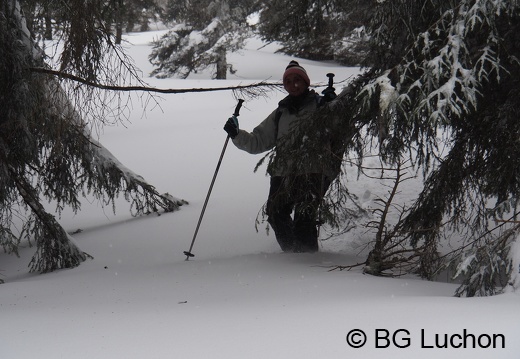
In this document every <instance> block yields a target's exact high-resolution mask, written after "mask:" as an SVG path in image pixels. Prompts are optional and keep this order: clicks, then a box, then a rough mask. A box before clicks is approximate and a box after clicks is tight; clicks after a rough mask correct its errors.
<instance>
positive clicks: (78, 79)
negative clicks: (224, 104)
mask: <svg viewBox="0 0 520 359" xmlns="http://www.w3.org/2000/svg"><path fill="white" fill-rule="evenodd" d="M29 70H30V71H31V72H35V73H41V74H47V75H52V76H56V77H59V78H62V79H67V80H71V81H75V82H79V83H82V84H84V85H87V86H91V87H95V88H98V89H102V90H111V91H124V92H128V91H144V92H157V93H165V94H179V93H189V92H212V91H230V90H231V91H237V90H238V91H242V90H247V89H252V88H261V87H271V88H281V87H283V84H282V83H269V82H265V81H261V82H257V83H254V84H250V85H239V86H224V87H209V88H188V89H161V88H156V87H149V86H116V85H106V84H100V83H96V82H92V81H89V80H87V79H84V78H82V77H79V76H75V75H72V74H68V73H66V72H62V71H56V70H51V69H45V68H41V67H31V68H29Z"/></svg>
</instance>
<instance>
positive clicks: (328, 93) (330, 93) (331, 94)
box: [321, 87, 338, 102]
mask: <svg viewBox="0 0 520 359" xmlns="http://www.w3.org/2000/svg"><path fill="white" fill-rule="evenodd" d="M335 91H336V89H335V88H334V87H327V88H326V89H325V90H323V91H322V92H321V93H322V94H323V99H324V100H325V102H330V101H332V100H334V99H335V98H336V97H338V96H337V95H336V92H335Z"/></svg>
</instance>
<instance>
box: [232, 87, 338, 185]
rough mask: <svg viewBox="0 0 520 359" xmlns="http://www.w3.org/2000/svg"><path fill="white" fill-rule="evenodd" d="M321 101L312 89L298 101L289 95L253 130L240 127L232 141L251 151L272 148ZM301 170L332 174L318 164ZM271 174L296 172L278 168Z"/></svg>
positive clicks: (239, 146)
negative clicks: (249, 130) (248, 130)
mask: <svg viewBox="0 0 520 359" xmlns="http://www.w3.org/2000/svg"><path fill="white" fill-rule="evenodd" d="M319 103H320V96H319V95H318V94H316V92H314V91H312V90H311V91H309V92H308V93H307V95H306V96H305V97H304V98H302V99H301V100H300V101H299V102H297V103H295V101H293V100H292V99H291V98H290V97H289V96H287V97H286V98H284V99H283V100H282V101H280V102H279V104H278V108H277V109H276V110H274V111H273V112H272V113H271V114H270V115H269V116H268V117H267V118H266V119H265V120H264V121H262V122H261V123H260V124H259V125H258V126H257V127H255V128H254V129H253V132H251V133H250V132H247V131H245V130H240V131H239V133H238V135H237V136H236V137H235V138H234V139H233V143H234V144H235V146H236V147H238V148H239V149H241V150H244V151H246V152H249V153H252V154H258V153H262V152H265V151H268V150H271V149H272V148H274V147H275V146H276V144H277V142H278V141H279V140H280V139H281V138H282V137H284V136H285V135H287V134H288V133H289V132H290V131H291V130H292V129H293V126H294V125H295V124H296V123H298V121H301V120H305V117H306V116H308V115H309V114H310V113H312V112H314V111H315V110H316V109H317V108H318V106H319ZM277 114H278V115H277ZM302 172H304V173H305V174H308V173H324V174H325V175H331V174H330V173H329V172H330V171H327V170H325V169H323V168H318V166H316V165H314V166H309V167H308V168H305V170H302ZM269 174H270V175H271V176H286V175H290V174H294V173H289V169H284V168H277V169H276V170H274V171H270V173H269ZM299 174H302V173H299Z"/></svg>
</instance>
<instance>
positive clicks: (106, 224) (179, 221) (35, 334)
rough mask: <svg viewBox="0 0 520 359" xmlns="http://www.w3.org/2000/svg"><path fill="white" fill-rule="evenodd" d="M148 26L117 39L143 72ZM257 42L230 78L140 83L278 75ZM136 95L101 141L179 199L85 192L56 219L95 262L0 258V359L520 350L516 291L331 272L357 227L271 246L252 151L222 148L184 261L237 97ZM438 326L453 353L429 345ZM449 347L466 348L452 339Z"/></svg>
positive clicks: (179, 84)
mask: <svg viewBox="0 0 520 359" xmlns="http://www.w3.org/2000/svg"><path fill="white" fill-rule="evenodd" d="M159 34H160V32H157V33H145V34H129V35H128V36H127V37H126V39H127V40H128V41H129V45H128V50H129V53H130V54H131V56H132V57H133V58H134V59H135V61H136V63H137V64H138V65H139V66H140V67H141V68H142V70H143V72H144V75H145V77H146V76H147V74H148V73H149V72H150V70H151V67H150V64H149V63H148V62H147V56H148V54H149V52H150V44H149V41H150V40H151V39H152V38H153V37H154V36H159ZM260 47H261V44H260V43H258V42H257V41H251V43H250V44H249V46H248V49H246V50H244V51H242V52H241V53H240V54H234V55H232V56H231V59H230V61H231V62H233V63H234V66H235V67H236V68H237V69H238V73H237V74H236V76H234V77H233V78H230V79H229V80H226V81H218V82H217V81H212V80H209V75H208V74H207V73H201V74H197V75H196V76H194V77H190V78H189V79H187V80H178V79H168V80H157V79H150V78H146V79H145V80H146V81H148V82H149V83H150V84H151V85H153V86H157V87H161V88H189V87H207V86H221V85H228V84H238V83H249V82H251V81H256V80H266V79H269V80H273V81H278V80H279V79H280V77H281V74H282V72H283V70H284V68H285V66H286V65H287V64H288V62H289V61H290V60H291V59H290V58H289V57H286V56H283V55H279V54H273V51H272V48H269V47H266V48H262V49H261V50H257V49H258V48H260ZM300 63H301V64H302V65H303V66H304V67H305V68H306V69H307V71H308V72H309V74H310V77H311V80H312V81H313V82H315V83H318V82H321V83H323V84H325V83H326V80H327V78H326V74H327V73H328V72H334V73H336V80H337V81H341V80H345V79H347V78H349V77H350V76H352V75H353V74H355V73H357V71H358V69H350V68H341V67H338V66H337V65H334V64H329V63H319V62H313V61H306V60H300ZM283 96H284V94H283V93H281V92H273V93H272V96H271V97H270V98H269V99H257V100H254V101H248V102H246V103H245V104H244V107H243V109H242V112H241V116H240V123H241V126H242V128H244V129H248V130H251V129H252V128H253V127H254V126H255V125H256V124H258V123H259V122H260V121H261V120H263V119H264V118H265V117H266V116H267V115H268V114H269V113H270V112H271V111H272V110H273V109H274V108H275V104H276V102H277V101H278V100H280V99H281V98H282V97H283ZM143 99H144V98H141V97H139V94H135V95H134V102H133V103H134V106H133V111H132V113H131V115H130V121H129V122H128V123H125V124H123V125H120V126H115V127H109V128H105V130H104V131H103V133H102V134H101V137H100V141H101V142H102V143H103V144H104V145H105V146H106V147H107V148H108V149H109V150H110V151H111V152H112V153H113V154H114V155H115V156H116V157H117V158H118V159H119V160H120V161H121V162H122V163H124V164H125V165H126V166H127V167H129V168H131V169H132V170H133V171H135V172H136V173H139V174H140V175H142V176H143V177H144V178H145V179H146V180H147V181H148V182H150V183H152V184H154V185H155V186H156V187H157V189H158V190H159V191H160V192H169V193H170V194H172V195H174V196H176V197H180V198H183V199H186V200H187V201H189V202H190V204H189V205H188V206H184V207H183V208H182V209H181V210H180V211H178V212H175V213H171V214H163V215H160V216H157V215H151V216H148V217H140V218H132V217H131V216H130V215H129V213H128V206H127V204H126V202H125V201H124V200H121V201H119V203H118V206H117V212H116V214H113V213H112V210H111V208H105V209H102V208H101V207H100V205H99V204H98V203H96V202H94V201H90V202H92V203H90V202H89V200H88V199H86V200H85V203H84V205H83V210H82V211H81V212H80V213H79V214H77V215H72V214H71V213H67V212H66V213H64V214H63V216H62V218H61V219H60V222H61V223H63V224H64V225H65V227H66V228H67V229H68V230H69V231H71V232H72V231H75V230H77V229H81V230H82V232H81V233H78V234H75V235H74V237H75V239H76V240H77V242H78V244H79V245H80V247H81V248H82V249H83V250H84V251H86V252H88V253H89V254H91V255H92V256H93V257H94V259H93V260H89V261H87V262H85V263H84V264H82V265H81V266H80V267H78V268H75V269H72V270H63V271H58V272H55V273H50V274H45V275H38V274H29V273H27V267H26V266H27V264H28V261H29V258H30V256H31V255H32V252H33V250H32V249H30V248H28V249H25V250H22V252H21V255H22V258H20V259H18V258H15V257H9V256H6V255H4V254H2V255H0V274H1V275H2V278H3V279H4V280H5V281H6V283H5V284H3V285H1V286H0V358H2V359H33V358H67V359H69V358H76V359H83V358H85V359H86V358H89V359H93V358H96V359H115V358H121V359H134V358H135V359H141V358H146V359H163V358H262V359H265V358H298V359H302V358H331V359H332V358H363V359H372V358H374V359H375V358H377V359H379V358H418V357H421V358H432V359H437V358H444V359H446V358H483V359H484V358H486V359H487V358H490V357H492V358H495V359H515V358H518V357H519V353H520V343H519V341H518V340H517V336H518V335H519V334H520V310H519V308H520V307H519V300H520V298H519V295H518V294H507V295H500V296H496V297H490V298H471V299H468V298H454V297H453V296H452V295H453V292H454V290H455V288H456V287H457V286H456V285H455V284H452V283H439V282H435V283H433V282H426V281H422V280H419V279H417V278H411V277H407V278H400V279H388V278H376V277H372V276H368V275H363V274H362V273H361V270H360V269H354V270H352V271H348V272H347V271H343V272H340V271H333V272H329V271H328V269H329V267H331V266H334V265H345V264H354V263H356V262H359V261H363V260H364V258H365V257H363V255H359V256H358V251H359V249H358V247H359V245H360V243H363V241H364V240H366V238H363V233H365V231H364V230H363V229H359V230H357V231H353V232H352V233H350V234H348V235H345V236H341V237H339V238H336V239H334V240H328V241H324V242H323V243H322V251H321V253H318V254H284V253H280V250H279V248H278V246H277V245H276V243H275V240H274V237H273V235H272V234H271V235H267V234H266V233H265V231H263V230H260V231H259V232H258V233H257V232H256V230H255V227H254V222H255V219H256V217H257V214H258V211H259V210H260V208H261V206H262V205H263V203H264V201H265V199H266V196H267V191H268V182H269V180H268V178H267V177H266V176H265V175H264V171H265V168H263V169H261V170H260V171H259V172H258V173H253V168H254V166H255V164H256V162H257V161H258V159H259V158H260V156H252V155H249V154H247V153H244V152H241V151H239V150H237V149H236V148H235V147H234V146H233V145H231V144H230V146H229V147H228V148H227V151H226V154H225V157H224V161H223V163H222V167H221V168H220V172H219V176H218V178H217V181H216V184H215V187H214V189H213V193H212V197H211V199H210V202H209V205H208V209H207V211H206V214H205V217H204V220H203V222H202V227H201V229H200V232H199V234H198V237H197V240H196V242H195V247H194V249H193V252H194V253H195V255H196V256H195V258H193V259H192V260H190V261H185V256H184V255H183V251H185V250H187V249H188V248H189V245H190V242H191V240H192V236H193V232H194V230H195V226H196V223H197V220H198V218H199V215H200V211H201V208H202V204H203V202H204V199H205V196H206V193H207V190H208V187H209V184H210V180H211V178H212V176H213V172H214V170H215V166H216V164H217V161H218V157H219V155H220V151H221V149H222V146H223V144H224V141H225V138H226V134H225V132H224V131H223V130H222V127H223V125H224V122H225V120H226V119H227V117H228V116H229V115H231V113H232V112H233V109H234V107H235V105H236V99H235V98H234V97H233V96H232V94H231V93H230V92H214V93H204V94H179V95H163V96H162V98H161V99H159V105H160V108H159V107H157V106H155V107H153V106H150V107H148V108H147V109H146V110H145V111H143V109H142V108H141V107H140V104H141V101H142V100H143ZM351 187H352V191H353V192H354V193H356V194H358V195H359V196H360V197H361V198H363V194H365V197H364V200H365V201H367V202H370V200H371V199H372V198H374V196H375V195H376V193H378V192H379V193H380V194H382V193H384V192H385V190H386V189H384V188H378V186H377V183H370V182H367V181H363V182H354V181H353V182H352V184H351ZM366 205H369V204H368V203H366ZM262 228H263V227H262ZM353 330H362V331H363V332H364V333H365V334H366V336H367V341H366V343H365V345H364V346H363V347H362V348H358V349H355V348H353V347H352V345H355V344H356V343H360V341H361V339H362V337H361V332H352V331H353ZM349 333H350V336H349ZM388 333H389V335H387V334H388ZM394 333H395V336H393V334H394ZM445 337H448V342H447V345H448V347H449V348H436V347H437V346H441V345H442V344H444V343H446V340H445ZM347 338H348V339H352V341H353V342H352V343H351V344H352V345H349V343H348V341H347ZM450 338H451V339H452V341H451V342H450V341H449V339H450ZM472 338H475V343H473V339H472ZM392 339H394V340H392ZM436 339H437V341H436ZM488 339H490V340H494V343H492V342H488V341H487V340H488ZM502 339H504V342H505V344H504V346H505V348H502V343H503V341H502ZM459 344H465V348H464V347H461V348H455V347H456V346H459ZM474 344H475V345H474ZM493 344H494V345H495V347H496V348H493ZM473 346H476V347H479V348H475V349H473ZM484 346H489V348H486V349H484V348H482V347H484Z"/></svg>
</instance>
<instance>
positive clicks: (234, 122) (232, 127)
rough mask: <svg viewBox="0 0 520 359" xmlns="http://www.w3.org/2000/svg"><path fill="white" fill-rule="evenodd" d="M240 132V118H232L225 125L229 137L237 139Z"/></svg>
mask: <svg viewBox="0 0 520 359" xmlns="http://www.w3.org/2000/svg"><path fill="white" fill-rule="evenodd" d="M238 130H239V128H238V118H237V117H236V116H231V117H230V118H228V120H227V122H226V124H225V125H224V131H226V132H227V133H228V135H229V137H231V138H235V137H237V135H238Z"/></svg>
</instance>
